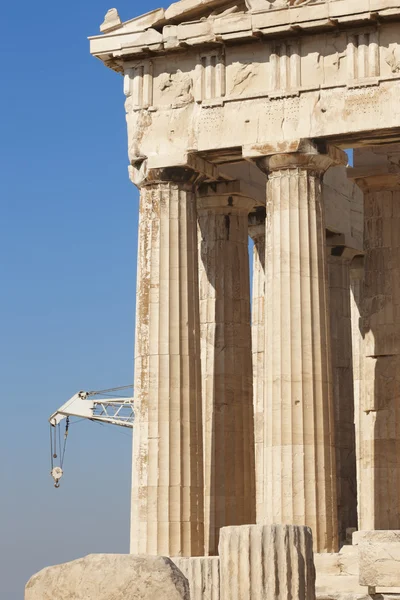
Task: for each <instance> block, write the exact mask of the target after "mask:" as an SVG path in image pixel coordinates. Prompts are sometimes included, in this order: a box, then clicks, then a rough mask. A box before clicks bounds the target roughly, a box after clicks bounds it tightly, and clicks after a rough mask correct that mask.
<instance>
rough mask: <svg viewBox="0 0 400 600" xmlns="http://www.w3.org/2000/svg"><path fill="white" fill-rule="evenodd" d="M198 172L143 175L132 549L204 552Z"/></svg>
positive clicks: (159, 552)
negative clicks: (194, 183) (196, 179)
mask: <svg viewBox="0 0 400 600" xmlns="http://www.w3.org/2000/svg"><path fill="white" fill-rule="evenodd" d="M195 177H196V175H195V174H193V172H191V171H190V170H188V169H183V168H174V169H163V170H162V169H160V170H154V171H151V172H150V173H147V177H146V179H144V181H142V182H141V189H140V218H139V252H138V276H137V280H138V284H137V309H136V346H135V427H134V435H133V477H132V517H131V553H132V554H150V555H164V556H199V555H200V556H201V555H203V552H204V528H203V518H204V516H203V461H202V458H203V449H202V422H201V379H200V378H201V372H200V323H199V295H198V294H199V287H198V261H197V214H196V199H195V193H194V187H193V180H194V179H195Z"/></svg>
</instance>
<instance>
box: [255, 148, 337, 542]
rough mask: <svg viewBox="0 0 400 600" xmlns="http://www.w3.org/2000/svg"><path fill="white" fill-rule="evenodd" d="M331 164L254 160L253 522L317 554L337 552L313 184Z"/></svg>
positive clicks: (326, 339) (318, 216)
mask: <svg viewBox="0 0 400 600" xmlns="http://www.w3.org/2000/svg"><path fill="white" fill-rule="evenodd" d="M334 150H335V149H333V151H334ZM338 156H339V158H340V157H341V153H338ZM332 163H333V161H332V160H331V158H330V157H329V156H327V155H321V154H318V153H317V152H316V150H314V149H313V147H312V146H311V149H310V151H309V152H307V153H300V152H299V153H293V154H281V155H274V156H271V157H269V158H265V159H263V160H262V161H260V163H259V164H260V166H261V167H262V168H263V169H264V170H266V172H267V173H268V175H269V178H268V183H267V228H266V248H265V271H266V289H265V311H266V330H267V332H268V335H266V376H265V381H266V390H265V404H264V415H265V434H264V439H265V444H264V448H265V459H264V486H265V487H264V510H263V514H262V515H260V516H259V521H260V522H265V523H282V524H296V525H307V526H309V527H311V529H312V531H313V538H314V544H315V550H316V551H317V552H332V551H336V550H337V507H336V472H335V448H334V443H335V437H334V413H333V402H332V381H331V359H330V332H329V313H328V290H327V262H326V251H325V222H324V211H323V204H322V202H321V181H320V180H321V176H322V173H323V172H324V171H325V170H326V169H327V168H328V167H329V166H330V165H331V164H332Z"/></svg>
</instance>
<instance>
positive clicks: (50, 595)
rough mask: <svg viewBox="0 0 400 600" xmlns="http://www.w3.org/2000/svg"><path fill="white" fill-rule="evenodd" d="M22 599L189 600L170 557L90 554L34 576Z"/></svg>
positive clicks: (180, 575)
mask: <svg viewBox="0 0 400 600" xmlns="http://www.w3.org/2000/svg"><path fill="white" fill-rule="evenodd" d="M25 600H190V592H189V583H188V581H187V579H186V577H185V576H184V575H183V574H182V573H181V571H180V570H179V569H178V567H176V565H175V564H174V563H173V562H172V561H171V560H170V559H169V558H165V557H163V556H133V555H129V554H90V555H89V556H86V557H85V558H80V559H78V560H74V561H72V562H69V563H65V564H61V565H57V566H54V567H48V568H47V569H43V571H40V572H39V573H37V574H36V575H34V576H33V577H32V578H31V579H30V580H29V582H28V583H27V585H26V588H25Z"/></svg>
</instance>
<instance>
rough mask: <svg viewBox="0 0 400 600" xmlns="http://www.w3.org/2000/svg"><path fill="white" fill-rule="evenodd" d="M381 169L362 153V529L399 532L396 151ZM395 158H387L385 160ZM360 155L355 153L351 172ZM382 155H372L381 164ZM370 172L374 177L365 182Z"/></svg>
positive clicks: (399, 210)
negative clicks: (363, 254)
mask: <svg viewBox="0 0 400 600" xmlns="http://www.w3.org/2000/svg"><path fill="white" fill-rule="evenodd" d="M384 151H385V154H386V153H387V154H388V159H389V160H388V165H387V169H388V171H387V172H386V175H385V167H386V165H385V164H379V167H380V168H379V169H374V166H373V162H372V160H371V158H372V156H371V154H372V155H373V154H374V151H372V152H371V151H369V150H368V149H367V151H366V162H365V173H366V176H365V177H363V178H362V179H356V181H357V183H358V184H359V186H360V187H361V188H362V189H363V191H364V248H365V258H364V275H363V280H362V297H361V299H360V307H361V310H360V312H361V317H362V334H363V336H364V340H363V352H364V358H363V366H364V387H363V390H362V395H361V400H362V403H361V407H360V417H359V418H360V423H361V427H362V431H361V436H360V440H359V460H360V474H361V477H360V486H361V489H360V505H361V511H360V526H361V527H362V528H363V529H386V530H390V529H396V530H398V529H400V401H399V399H400V263H399V258H400V175H399V174H398V173H396V170H395V169H394V168H393V165H394V164H398V162H396V161H398V159H399V156H400V146H399V145H398V144H396V147H394V148H393V147H391V148H390V147H387V148H385V149H384ZM391 153H393V158H391V157H390V154H391ZM363 154H364V152H363V151H362V150H360V151H359V152H357V153H356V154H355V167H356V168H355V171H356V169H357V168H360V167H362V159H363ZM382 156H383V151H382V150H381V151H380V152H379V150H378V151H377V152H376V155H375V158H376V160H378V159H379V161H380V162H381V161H382ZM368 171H369V172H371V173H373V172H374V171H376V172H377V173H379V174H378V175H376V176H374V175H371V176H367V174H368Z"/></svg>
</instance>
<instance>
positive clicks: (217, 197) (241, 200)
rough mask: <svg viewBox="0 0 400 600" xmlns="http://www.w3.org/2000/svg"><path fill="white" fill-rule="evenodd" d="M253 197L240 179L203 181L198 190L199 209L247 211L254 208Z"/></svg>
mask: <svg viewBox="0 0 400 600" xmlns="http://www.w3.org/2000/svg"><path fill="white" fill-rule="evenodd" d="M254 205H255V200H254V199H253V198H251V197H250V196H249V194H248V192H247V190H246V189H245V185H244V184H243V182H242V181H240V180H235V181H218V182H212V183H203V184H201V185H200V186H199V188H198V192H197V209H198V210H200V211H201V210H209V209H213V210H218V211H223V212H246V213H248V212H249V211H250V210H252V209H253V208H254Z"/></svg>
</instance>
